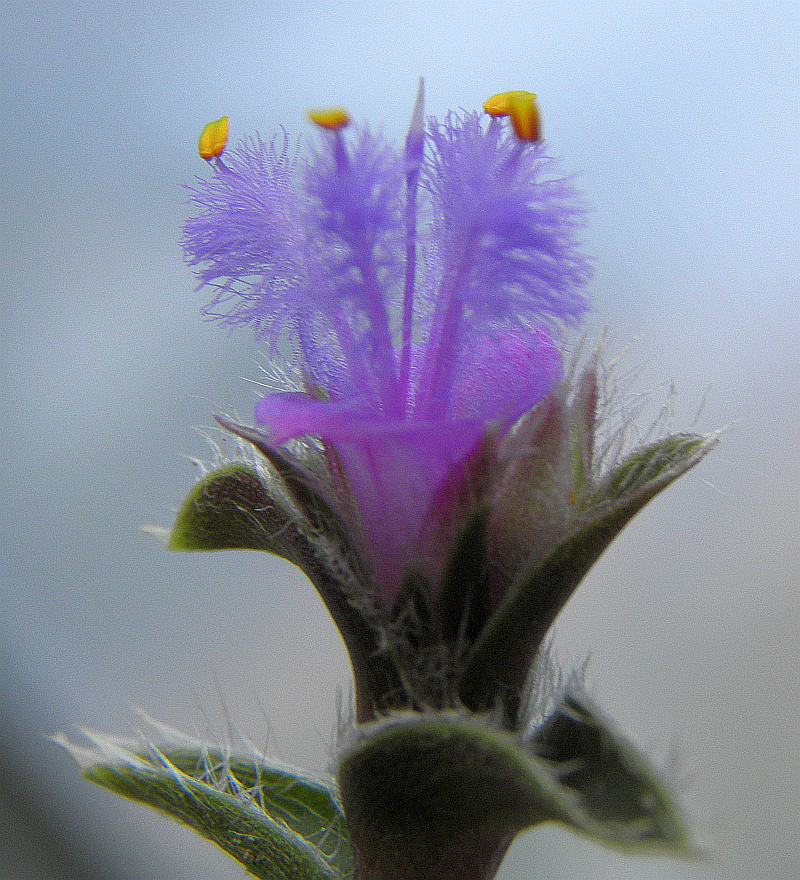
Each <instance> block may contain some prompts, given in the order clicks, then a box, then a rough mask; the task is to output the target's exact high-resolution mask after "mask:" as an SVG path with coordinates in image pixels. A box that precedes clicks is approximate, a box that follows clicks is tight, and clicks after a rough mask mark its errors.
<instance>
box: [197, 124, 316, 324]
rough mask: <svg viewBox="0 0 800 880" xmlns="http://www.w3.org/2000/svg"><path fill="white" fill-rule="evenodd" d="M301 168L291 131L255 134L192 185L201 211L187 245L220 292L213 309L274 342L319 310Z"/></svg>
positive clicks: (203, 278)
mask: <svg viewBox="0 0 800 880" xmlns="http://www.w3.org/2000/svg"><path fill="white" fill-rule="evenodd" d="M294 166H295V160H294V152H293V150H292V149H291V147H290V144H289V140H288V138H287V137H286V136H284V137H283V138H279V139H276V140H273V141H271V142H270V143H269V144H267V143H265V142H264V141H262V140H261V139H260V138H256V139H253V140H247V141H242V142H241V143H239V144H238V145H237V146H236V147H235V148H233V149H232V150H229V151H228V152H227V153H226V154H225V163H224V164H221V163H220V164H218V165H217V166H216V167H215V168H214V170H213V172H212V174H211V177H209V178H207V179H200V180H199V181H198V182H197V184H196V185H195V186H193V187H189V188H188V189H189V193H190V203H191V205H192V206H193V207H194V208H197V209H199V210H200V213H199V214H197V215H196V216H194V217H191V218H189V219H188V220H187V221H186V223H185V225H184V228H183V248H184V252H185V255H186V261H187V262H188V264H189V265H190V266H193V267H194V268H195V269H196V270H197V275H198V278H199V280H200V284H201V286H207V287H210V288H211V289H212V290H214V291H215V294H214V298H213V300H212V301H211V303H210V304H209V305H208V306H207V308H206V314H208V315H210V316H212V317H215V318H218V319H220V320H221V321H223V322H224V323H227V324H232V325H239V324H250V325H252V326H253V327H254V328H255V330H256V332H257V333H259V334H260V335H263V336H270V338H272V339H274V338H275V337H276V336H277V334H278V333H279V332H280V330H281V328H282V327H283V326H284V325H285V324H287V323H290V324H295V323H296V318H297V315H298V313H300V312H302V311H304V310H308V309H310V308H312V307H313V298H312V296H311V294H312V290H311V288H310V286H309V283H308V276H307V272H306V271H305V268H304V267H305V265H306V260H305V257H304V235H303V231H302V226H301V224H300V217H301V213H302V199H301V197H300V195H299V194H298V192H297V190H296V188H295V187H294V181H293V178H294Z"/></svg>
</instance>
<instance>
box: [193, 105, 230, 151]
mask: <svg viewBox="0 0 800 880" xmlns="http://www.w3.org/2000/svg"><path fill="white" fill-rule="evenodd" d="M227 143H228V117H227V116H220V118H219V119H215V120H213V122H209V123H208V125H206V126H205V127H204V128H203V131H202V132H201V133H200V140H199V141H198V143H197V152H198V153H200V158H201V159H205V160H206V162H210V161H211V160H212V159H219V157H220V156H221V155H222V151H223V150H224V149H225V146H226V144H227Z"/></svg>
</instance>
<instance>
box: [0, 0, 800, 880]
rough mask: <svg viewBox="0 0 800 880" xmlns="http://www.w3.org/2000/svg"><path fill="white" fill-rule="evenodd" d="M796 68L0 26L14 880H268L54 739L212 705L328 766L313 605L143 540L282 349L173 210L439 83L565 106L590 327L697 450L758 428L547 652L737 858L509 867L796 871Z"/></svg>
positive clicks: (562, 845) (639, 50)
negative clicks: (700, 434)
mask: <svg viewBox="0 0 800 880" xmlns="http://www.w3.org/2000/svg"><path fill="white" fill-rule="evenodd" d="M799 41H800V21H799V17H798V6H797V4H795V3H782V2H764V3H757V2H730V3H708V2H695V3H683V2H657V3H656V2H654V3H635V2H607V3H586V2H582V3H560V2H559V3H556V2H552V3H521V2H473V3H471V4H468V3H466V2H443V3H436V2H426V3H423V2H405V3H404V2H398V3H367V2H356V3H352V2H340V3H311V2H299V0H294V2H238V3H236V2H233V3H232V2H227V3H226V2H222V0H216V2H207V0H191V2H188V0H187V2H169V0H164V2H159V3H156V2H151V0H141V2H132V3H123V2H73V3H69V2H63V3H53V2H41V3H37V4H30V3H27V2H22V0H11V2H10V4H9V3H8V2H6V5H5V6H4V7H3V8H2V12H0V43H2V45H0V65H2V80H1V81H0V141H1V142H2V165H1V166H0V169H1V170H0V187H1V188H2V204H3V210H2V212H0V242H2V245H1V250H0V278H2V285H3V289H4V293H3V312H2V333H3V337H4V338H3V349H2V351H3V359H2V364H3V382H2V388H1V389H0V396H1V397H2V404H1V405H2V412H3V414H4V426H3V430H2V434H1V435H0V437H2V446H3V449H2V461H3V465H2V475H3V479H4V486H3V505H2V516H3V519H4V523H3V535H4V537H3V542H2V550H0V553H1V554H2V567H3V574H2V577H3V586H2V590H3V593H2V595H3V603H2V609H3V611H2V621H1V622H0V627H1V628H0V638H2V641H3V645H2V654H3V660H4V662H3V665H2V667H1V668H2V672H1V673H0V675H2V679H0V686H1V687H0V691H2V693H1V694H0V698H1V699H2V704H1V705H0V718H2V721H0V724H1V725H2V727H1V728H0V737H2V739H3V743H2V746H1V747H0V753H2V758H3V785H4V789H5V791H6V794H7V798H6V800H7V801H8V803H6V805H5V806H4V807H3V808H2V813H0V827H2V828H3V829H4V830H3V832H2V834H0V875H1V876H3V877H4V878H6V877H8V878H9V880H22V878H28V877H37V878H39V880H42V878H50V877H64V878H70V880H71V878H77V877H87V878H88V877H96V876H97V877H104V878H112V877H113V878H117V877H119V878H123V877H124V878H130V880H140V878H141V880H155V878H162V880H171V878H174V880H190V878H191V880H223V878H234V877H238V876H241V872H240V871H239V869H238V868H237V867H236V866H235V865H234V864H233V863H230V862H228V861H227V860H226V858H225V857H224V856H222V855H221V854H219V853H218V852H216V851H215V850H214V849H213V848H211V847H209V846H208V845H206V844H205V843H203V842H201V841H200V840H199V839H196V838H195V837H194V836H193V835H192V834H191V833H189V832H185V831H183V830H180V829H177V828H176V827H174V826H172V825H170V824H168V823H167V822H166V821H165V820H162V819H160V818H159V817H156V816H154V815H150V814H149V813H147V812H146V811H145V810H143V809H141V808H137V807H135V806H133V805H129V804H126V803H123V802H121V801H117V800H116V799H114V798H113V797H112V796H110V795H108V794H106V793H104V792H102V791H100V790H95V789H93V788H91V787H90V786H88V785H86V784H84V783H81V782H79V781H78V780H77V774H76V771H75V769H74V768H73V767H72V766H71V765H70V763H69V760H68V759H67V758H66V756H65V755H64V754H62V753H60V752H59V751H58V750H57V749H56V748H55V747H52V746H51V745H50V744H49V743H47V742H46V741H44V739H43V736H44V734H46V733H50V732H53V731H55V730H58V729H68V730H72V731H74V730H75V728H76V726H77V725H78V724H82V723H85V724H89V725H91V726H94V727H97V728H100V729H106V730H112V731H126V730H130V729H132V722H131V718H132V716H131V711H130V706H131V704H135V705H140V706H143V707H144V708H146V709H147V710H148V711H149V712H151V713H152V714H154V715H155V716H157V717H159V718H161V719H163V720H165V721H168V722H170V723H172V724H174V725H176V726H179V727H182V728H184V729H188V730H190V731H191V730H198V731H200V732H204V731H206V730H208V728H209V726H210V727H211V729H212V730H213V731H216V732H217V733H218V734H220V735H222V733H223V727H224V725H223V720H222V719H223V713H222V712H221V710H220V708H219V700H218V697H217V685H216V684H215V678H216V679H217V680H218V681H219V687H220V688H221V689H222V690H224V692H225V694H226V701H227V705H228V710H229V713H230V715H231V716H232V718H233V719H234V721H235V722H236V723H237V724H238V725H239V726H240V727H241V728H242V729H243V730H244V731H245V732H246V733H247V734H249V735H250V736H251V737H252V738H253V739H255V740H257V741H264V740H265V739H267V735H268V729H269V727H270V726H271V727H272V728H273V729H274V737H273V738H272V740H271V747H272V748H274V750H275V751H276V752H277V753H278V754H279V755H280V756H281V757H282V758H284V759H286V760H290V761H292V762H295V763H298V764H300V765H305V766H312V767H320V766H323V765H324V763H325V761H326V760H327V749H328V745H329V743H330V728H331V725H332V722H333V720H334V716H335V699H334V692H335V689H336V687H337V686H338V685H343V684H346V682H347V675H348V673H347V669H346V665H345V660H344V656H343V652H342V650H341V648H340V646H339V643H338V640H337V636H336V634H335V632H334V630H333V627H332V626H331V624H330V623H329V621H328V620H327V618H326V616H325V613H324V611H323V609H322V607H321V605H320V603H319V602H318V601H317V599H316V598H315V596H314V594H313V593H312V591H311V589H310V587H309V586H308V585H307V584H306V583H304V581H303V578H302V577H301V576H300V575H299V574H298V573H297V572H295V571H293V570H292V569H291V568H290V567H288V566H285V565H282V564H281V563H279V562H277V561H272V560H270V559H266V558H260V557H256V556H248V555H245V554H231V555H221V556H206V557H204V556H195V557H176V556H170V555H168V554H166V553H164V552H163V551H162V550H161V549H160V548H159V546H158V545H156V544H154V543H153V542H152V541H150V540H148V539H147V538H145V537H143V536H142V535H141V534H140V532H139V527H140V525H141V524H142V523H147V522H160V523H168V522H169V521H170V519H171V516H172V512H171V511H172V509H173V508H174V506H175V505H176V504H177V503H178V502H179V500H180V499H181V497H182V495H183V494H184V493H185V491H186V490H187V489H188V488H189V487H190V486H191V484H192V480H193V474H192V468H191V465H190V464H188V463H187V461H186V460H185V459H183V458H182V457H181V456H182V455H195V454H201V455H203V454H205V447H204V444H203V441H202V439H201V438H200V437H199V436H198V435H197V434H195V432H194V430H193V427H194V426H201V427H202V426H204V425H208V424H209V423H210V420H211V417H212V414H213V413H214V412H215V411H218V410H219V409H220V408H232V407H236V408H238V409H239V410H240V411H241V412H242V413H244V414H246V413H248V412H249V409H250V406H251V403H252V399H253V391H252V387H251V386H249V385H248V383H247V382H246V381H244V377H251V378H252V377H255V376H256V375H257V362H258V358H259V353H258V347H257V345H256V344H255V342H254V341H253V339H252V338H251V337H250V336H249V335H248V334H246V333H241V334H237V335H235V336H232V337H231V336H226V335H225V334H224V333H223V332H221V331H220V330H219V329H217V328H216V327H214V326H211V325H208V324H204V323H203V322H202V321H201V320H200V318H199V315H198V310H199V307H200V304H201V303H200V298H199V297H198V296H197V295H193V294H192V287H193V279H192V278H191V276H190V274H189V272H188V271H187V270H186V269H185V268H184V266H183V265H182V263H181V256H180V252H179V248H178V235H179V226H180V223H181V219H182V218H183V216H184V211H185V207H184V205H183V194H182V193H181V190H180V188H179V185H180V184H181V183H182V182H187V181H190V180H191V178H192V176H193V175H194V174H197V173H199V174H202V173H204V168H203V165H202V163H201V162H200V160H199V159H198V158H197V156H196V153H195V143H196V138H197V134H198V132H199V129H200V127H201V125H202V124H203V123H204V122H206V121H207V120H208V119H211V118H212V117H215V116H217V115H220V114H221V113H227V114H229V115H230V116H231V121H232V134H233V137H234V138H236V137H238V136H241V135H244V134H246V133H249V132H252V131H254V130H256V129H258V130H260V131H261V132H263V133H265V134H268V133H269V132H271V131H272V130H274V129H275V128H276V126H278V125H279V124H281V123H284V124H285V125H286V126H288V128H289V129H290V130H291V131H298V130H304V126H305V123H304V120H303V114H304V110H305V109H306V108H307V107H309V106H314V105H318V104H325V103H328V102H337V103H339V102H342V103H344V104H346V105H347V106H348V107H349V108H350V109H351V110H352V112H353V113H354V114H355V115H356V116H358V117H359V118H368V119H370V120H372V121H374V122H379V121H381V120H385V125H386V130H387V132H388V133H389V134H391V135H392V136H399V135H400V134H401V132H402V127H403V125H404V124H405V122H406V120H407V117H408V113H409V110H410V104H411V101H412V98H413V93H414V88H415V83H416V78H417V76H418V75H420V74H424V75H425V76H426V77H427V82H428V93H429V109H430V110H431V111H432V112H437V113H441V112H443V111H444V110H446V109H447V108H448V107H452V106H465V107H476V106H478V105H479V104H480V102H481V101H482V100H483V98H485V97H486V96H487V95H488V94H490V93H491V92H493V91H496V90H502V89H507V88H530V89H533V90H534V91H537V92H538V93H539V96H540V101H541V106H542V110H543V114H544V120H545V126H546V134H547V137H548V139H549V141H550V143H551V145H552V148H553V150H554V151H555V152H556V153H558V154H560V155H561V156H563V157H564V159H565V166H566V167H567V168H568V169H573V170H576V171H577V172H579V180H580V184H581V185H582V186H583V187H584V188H585V190H586V191H587V193H588V195H589V199H590V201H591V203H592V205H593V214H592V218H591V227H590V231H589V248H590V250H591V252H592V254H593V255H594V257H595V259H596V274H595V278H594V281H593V283H592V293H593V296H594V299H595V303H596V312H597V315H598V318H597V323H598V325H599V324H602V323H605V322H608V324H609V325H610V327H611V328H612V337H613V339H614V340H615V343H616V344H617V345H622V344H624V343H625V342H627V341H629V340H630V339H632V338H634V337H640V342H639V343H638V345H637V347H636V349H635V351H634V353H633V354H632V355H631V357H630V358H629V359H628V363H630V364H632V365H633V364H642V365H643V369H642V375H641V378H640V380H639V383H638V386H637V387H639V388H641V389H653V390H654V393H655V396H656V399H657V400H661V399H663V397H664V396H665V394H666V389H667V386H668V382H669V380H674V381H675V383H676V385H677V387H678V391H679V396H678V406H677V415H676V426H677V427H680V426H686V425H687V424H688V423H689V422H691V420H692V417H693V413H694V411H695V409H696V407H697V405H698V403H699V401H700V398H701V397H702V395H703V393H704V392H705V391H706V389H707V388H708V387H709V386H711V387H710V392H709V394H708V403H707V406H706V408H705V412H704V413H703V415H702V418H701V420H700V423H699V426H700V427H701V428H703V429H709V428H713V427H716V426H719V425H722V424H725V423H728V422H732V421H734V422H735V423H736V424H735V425H734V427H733V428H732V429H731V430H730V431H729V432H728V434H727V436H726V437H725V439H724V443H723V446H722V448H721V449H720V450H719V451H718V452H717V453H716V454H715V455H714V456H713V458H712V459H711V460H710V461H709V462H707V463H706V464H704V465H703V466H702V467H701V468H700V469H698V470H697V471H696V472H694V473H693V474H692V475H691V476H689V477H687V478H686V479H684V480H683V481H682V482H681V483H680V485H678V486H676V487H675V488H673V489H671V490H670V492H669V493H668V494H667V496H666V497H665V498H664V499H663V500H661V501H659V502H658V503H657V504H655V505H653V507H652V509H650V510H648V511H647V512H645V513H643V514H642V515H641V516H640V517H638V518H637V520H636V522H635V523H634V524H633V525H632V526H631V527H630V528H629V529H628V531H627V532H626V533H625V535H624V536H623V537H622V538H620V540H618V541H617V542H616V544H615V545H614V546H613V548H612V549H611V550H610V551H609V552H608V554H607V555H606V556H605V557H604V558H603V560H602V561H601V563H600V564H599V565H598V566H597V567H596V569H595V570H594V571H593V572H592V574H591V576H590V577H589V578H588V579H587V581H586V583H585V584H584V585H583V587H582V588H581V590H580V592H579V594H578V595H577V596H576V597H575V598H574V600H573V601H572V602H571V603H570V605H569V607H568V609H567V611H566V613H565V614H564V615H563V617H562V618H561V620H560V622H559V624H558V630H557V644H558V646H559V650H560V652H561V653H562V655H563V656H564V657H566V658H567V659H571V660H579V659H580V658H582V657H583V656H584V655H585V654H586V653H587V652H591V656H592V664H591V672H590V679H589V680H590V684H591V687H592V690H593V692H594V693H595V694H596V696H597V697H598V699H600V700H601V702H602V703H603V704H604V705H605V706H606V707H607V708H608V710H609V712H611V713H612V714H613V716H615V717H616V719H617V720H618V721H619V722H620V724H621V725H622V726H623V727H624V729H625V730H626V731H628V732H629V733H630V735H631V736H632V737H633V738H634V739H635V740H636V741H637V742H639V743H640V744H642V745H644V746H646V747H647V748H649V749H651V750H652V752H653V753H654V754H655V755H657V756H658V755H660V756H662V757H664V756H665V755H667V754H668V753H669V752H670V750H672V749H673V748H677V752H678V754H679V755H680V756H681V758H682V759H683V763H684V764H685V766H686V768H688V773H684V774H683V776H682V777H681V778H682V779H684V781H683V782H681V783H680V787H681V790H682V791H683V792H684V794H685V795H686V797H687V800H688V801H689V802H690V803H691V805H692V806H693V809H694V811H695V813H696V815H697V816H698V821H699V825H700V827H701V829H702V832H703V836H704V839H705V840H706V841H707V843H708V844H709V845H710V846H711V848H712V849H713V850H714V851H715V853H716V855H715V859H714V861H711V862H709V863H708V864H704V865H695V864H681V863H674V862H670V861H666V860H664V861H661V860H656V861H647V860H642V859H631V858H624V857H621V856H618V855H616V854H614V853H610V852H607V851H605V850H602V849H599V848H598V847H596V846H594V845H591V844H588V843H586V842H583V841H579V840H576V839H575V838H573V837H571V836H569V835H567V834H565V833H563V832H561V831H558V830H547V831H544V832H538V833H536V834H531V835H529V836H527V837H525V838H524V839H522V840H521V841H520V842H519V843H518V844H517V845H516V846H515V847H514V849H513V850H512V852H511V854H510V856H509V858H508V861H507V863H506V865H505V867H504V868H503V871H502V874H501V876H502V877H505V878H509V880H510V878H513V877H519V878H524V877H532V876H535V877H537V878H552V880H559V878H564V880H576V878H583V877H586V878H600V880H602V878H619V880H624V878H637V880H656V878H658V880H667V878H692V880H710V878H714V880H723V878H724V880H773V878H774V880H784V878H789V877H793V876H794V869H795V868H796V862H797V860H798V855H800V843H798V821H797V820H798V811H799V810H800V757H798V754H799V752H798V724H799V723H800V714H799V713H798V704H799V702H800V686H799V685H798V664H799V662H800V649H798V619H799V618H798V615H799V613H800V593H799V592H798V585H797V578H796V571H797V564H798V559H799V557H800V554H798V546H797V527H798V486H799V484H800V480H798V458H797V433H798V399H799V392H800V368H799V367H798V331H800V321H798V304H797V296H798V281H797V279H798V269H799V268H800V259H798V205H799V204H800V201H799V196H800V192H799V191H798V172H800V162H799V161H798V155H799V152H798V147H799V146H800V136H799V131H800V126H799V125H798V122H800V119H799V113H798V97H797V96H798V87H799V86H800V75H799V74H798V45H800V43H799ZM261 707H263V709H262V708H261ZM676 743H677V746H676ZM685 780H688V781H685ZM9 804H10V806H9ZM37 804H38V805H39V806H40V807H41V811H43V812H41V811H40V812H37V807H36V805H37ZM56 815H60V816H61V817H62V819H61V821H62V822H63V823H64V827H63V828H62V830H61V831H60V832H59V834H57V835H56V836H55V837H54V838H52V839H50V844H49V846H50V849H51V850H52V851H53V852H54V853H55V855H52V853H51V855H50V856H48V855H47V853H46V852H45V849H46V847H45V846H44V842H45V841H47V840H48V838H50V837H51V835H48V834H47V833H42V829H45V831H46V829H47V828H49V827H52V823H53V822H54V821H55V820H54V816H56ZM15 823H16V824H15ZM59 835H60V836H59ZM48 859H49V860H50V862H52V861H53V860H54V859H55V860H56V861H58V860H59V859H60V860H61V864H60V867H59V866H56V867H55V868H53V867H52V865H51V864H48ZM67 859H73V863H72V864H68V862H67ZM4 860H5V861H4ZM114 860H116V861H117V862H118V863H119V866H118V867H116V868H114V867H112V862H113V861H114ZM81 861H85V862H88V863H91V865H93V867H91V865H90V867H88V868H86V869H85V870H84V868H82V867H81V865H80V863H81ZM93 872H94V873H93Z"/></svg>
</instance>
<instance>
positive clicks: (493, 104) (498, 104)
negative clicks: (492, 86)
mask: <svg viewBox="0 0 800 880" xmlns="http://www.w3.org/2000/svg"><path fill="white" fill-rule="evenodd" d="M521 99H526V100H528V101H535V100H536V95H534V94H533V92H500V94H498V95H492V97H491V98H488V99H487V100H486V101H484V104H483V111H484V113H488V114H489V116H510V115H511V103H512V101H514V100H521Z"/></svg>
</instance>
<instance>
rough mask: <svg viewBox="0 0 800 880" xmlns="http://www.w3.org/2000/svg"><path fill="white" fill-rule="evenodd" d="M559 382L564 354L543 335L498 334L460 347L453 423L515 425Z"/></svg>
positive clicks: (452, 403) (452, 395) (517, 331)
mask: <svg viewBox="0 0 800 880" xmlns="http://www.w3.org/2000/svg"><path fill="white" fill-rule="evenodd" d="M560 378H561V352H560V351H559V350H558V348H556V345H555V343H554V342H553V340H552V338H551V337H550V336H548V335H547V333H545V332H544V331H543V330H537V331H534V332H530V331H528V332H527V333H525V332H523V331H522V330H520V329H515V330H511V331H506V332H505V333H501V332H499V331H498V332H495V333H493V334H492V335H490V336H488V337H486V338H484V339H482V340H481V343H480V345H470V346H464V347H462V349H461V351H460V352H459V357H458V361H457V364H456V368H455V370H454V373H453V384H452V387H451V389H450V395H449V396H450V410H449V412H450V415H451V417H452V418H453V419H465V418H474V419H479V420H480V421H482V422H492V421H496V422H498V423H499V424H500V425H502V426H503V427H508V426H510V425H511V424H513V423H514V422H515V421H516V420H517V419H518V418H519V417H520V416H521V415H522V414H523V413H524V412H526V411H527V410H529V409H531V408H533V407H534V406H536V404H537V403H539V401H540V400H542V398H543V397H545V396H546V395H547V394H549V393H550V391H552V389H553V388H554V387H555V385H556V383H557V382H558V380H559V379H560Z"/></svg>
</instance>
